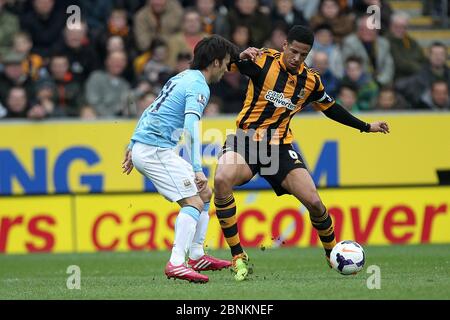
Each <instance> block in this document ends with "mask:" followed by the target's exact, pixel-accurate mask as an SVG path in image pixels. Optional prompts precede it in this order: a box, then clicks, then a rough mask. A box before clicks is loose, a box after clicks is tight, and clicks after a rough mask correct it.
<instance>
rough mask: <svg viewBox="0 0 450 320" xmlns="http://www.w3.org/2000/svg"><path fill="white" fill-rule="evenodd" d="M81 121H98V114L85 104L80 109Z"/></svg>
mask: <svg viewBox="0 0 450 320" xmlns="http://www.w3.org/2000/svg"><path fill="white" fill-rule="evenodd" d="M80 119H82V120H88V121H90V120H95V119H97V113H96V112H95V109H94V108H92V107H91V106H90V105H88V104H85V105H84V106H82V107H81V109H80Z"/></svg>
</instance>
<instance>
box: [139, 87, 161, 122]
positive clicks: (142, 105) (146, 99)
mask: <svg viewBox="0 0 450 320" xmlns="http://www.w3.org/2000/svg"><path fill="white" fill-rule="evenodd" d="M155 99H156V94H154V93H153V92H152V91H147V92H145V93H144V94H143V95H142V96H141V97H140V98H139V99H138V101H137V115H136V116H137V118H139V117H140V116H141V115H142V113H143V112H144V111H145V109H147V108H148V107H149V106H150V105H151V104H152V103H153V101H155Z"/></svg>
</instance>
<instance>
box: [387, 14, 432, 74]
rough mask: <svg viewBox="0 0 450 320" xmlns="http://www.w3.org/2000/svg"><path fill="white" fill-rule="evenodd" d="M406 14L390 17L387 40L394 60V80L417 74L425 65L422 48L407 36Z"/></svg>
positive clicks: (407, 17) (407, 18)
mask: <svg viewBox="0 0 450 320" xmlns="http://www.w3.org/2000/svg"><path fill="white" fill-rule="evenodd" d="M408 20H409V16H408V14H406V13H404V12H398V13H395V14H394V15H393V16H392V17H391V25H390V30H389V33H388V34H387V39H388V41H389V44H390V47H391V54H392V58H393V59H394V65H395V74H394V79H395V80H397V79H399V78H403V77H408V76H411V75H413V74H415V73H417V72H418V71H419V70H420V69H421V68H422V64H423V63H425V61H426V59H425V55H424V54H423V50H422V47H421V46H420V45H419V44H418V43H417V41H415V40H414V39H413V38H411V37H410V36H409V35H408V34H407V28H408Z"/></svg>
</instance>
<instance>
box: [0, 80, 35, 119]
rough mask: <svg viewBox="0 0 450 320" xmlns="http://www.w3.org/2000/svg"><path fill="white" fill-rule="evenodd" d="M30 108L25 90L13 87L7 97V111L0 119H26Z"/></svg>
mask: <svg viewBox="0 0 450 320" xmlns="http://www.w3.org/2000/svg"><path fill="white" fill-rule="evenodd" d="M29 109H30V107H29V105H28V98H27V93H26V92H25V89H24V88H22V87H12V88H11V89H10V90H9V92H8V93H7V95H6V100H5V110H6V112H2V115H3V117H0V118H10V119H11V118H26V117H27V113H28V111H29Z"/></svg>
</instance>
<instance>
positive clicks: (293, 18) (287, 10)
mask: <svg viewBox="0 0 450 320" xmlns="http://www.w3.org/2000/svg"><path fill="white" fill-rule="evenodd" d="M272 22H273V23H277V22H284V23H285V24H286V25H287V26H288V29H290V28H292V27H293V26H294V25H297V24H299V25H302V26H307V25H308V21H306V20H305V18H304V17H303V14H302V12H301V11H298V10H297V9H296V8H295V7H294V0H276V1H275V8H274V10H272Z"/></svg>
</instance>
